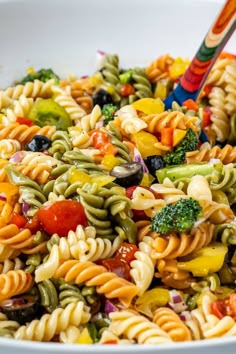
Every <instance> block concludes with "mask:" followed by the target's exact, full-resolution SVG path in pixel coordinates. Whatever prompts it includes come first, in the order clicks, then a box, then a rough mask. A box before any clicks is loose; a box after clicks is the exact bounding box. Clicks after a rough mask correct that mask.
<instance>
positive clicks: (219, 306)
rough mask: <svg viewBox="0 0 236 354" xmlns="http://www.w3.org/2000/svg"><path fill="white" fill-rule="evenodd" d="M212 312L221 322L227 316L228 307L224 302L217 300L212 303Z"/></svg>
mask: <svg viewBox="0 0 236 354" xmlns="http://www.w3.org/2000/svg"><path fill="white" fill-rule="evenodd" d="M211 312H212V314H213V315H215V316H216V317H218V318H219V319H220V320H221V319H222V318H223V317H224V316H226V306H225V303H224V301H221V300H216V301H213V302H212V303H211Z"/></svg>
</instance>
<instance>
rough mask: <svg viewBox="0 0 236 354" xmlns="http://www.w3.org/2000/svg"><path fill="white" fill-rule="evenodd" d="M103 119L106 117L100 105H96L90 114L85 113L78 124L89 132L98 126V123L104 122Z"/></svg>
mask: <svg viewBox="0 0 236 354" xmlns="http://www.w3.org/2000/svg"><path fill="white" fill-rule="evenodd" d="M103 120H104V117H103V115H102V111H101V108H100V107H99V105H96V106H95V107H94V108H93V110H92V112H91V113H90V114H87V115H84V116H83V117H82V118H81V119H80V120H79V121H77V123H76V126H77V127H79V128H81V129H82V130H83V131H85V132H87V133H88V132H89V131H90V130H93V129H95V128H96V125H97V123H99V122H101V123H102V122H103Z"/></svg>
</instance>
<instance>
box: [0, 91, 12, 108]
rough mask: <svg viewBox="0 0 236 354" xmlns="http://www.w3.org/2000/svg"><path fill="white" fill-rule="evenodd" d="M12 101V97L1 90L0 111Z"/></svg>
mask: <svg viewBox="0 0 236 354" xmlns="http://www.w3.org/2000/svg"><path fill="white" fill-rule="evenodd" d="M11 101H12V100H11V98H10V97H8V96H6V95H5V94H4V92H3V91H0V111H1V110H2V109H3V108H6V107H8V106H10V104H11Z"/></svg>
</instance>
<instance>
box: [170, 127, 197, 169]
mask: <svg viewBox="0 0 236 354" xmlns="http://www.w3.org/2000/svg"><path fill="white" fill-rule="evenodd" d="M197 149H198V135H197V134H196V133H195V132H194V131H193V130H192V129H188V130H187V133H186V135H185V137H184V138H183V140H182V141H181V142H180V143H179V144H178V145H177V146H176V147H175V148H174V150H172V151H169V152H167V154H165V155H164V156H163V160H164V161H165V164H166V166H170V165H180V164H182V163H184V161H185V154H186V152H188V151H194V150H197Z"/></svg>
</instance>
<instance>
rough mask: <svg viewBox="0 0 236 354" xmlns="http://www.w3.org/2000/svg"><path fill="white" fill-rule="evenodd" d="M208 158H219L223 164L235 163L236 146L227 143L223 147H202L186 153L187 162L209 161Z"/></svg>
mask: <svg viewBox="0 0 236 354" xmlns="http://www.w3.org/2000/svg"><path fill="white" fill-rule="evenodd" d="M210 159H219V160H220V161H221V162H222V163H223V164H228V163H231V162H232V163H235V162H236V147H235V146H231V145H229V144H227V145H225V146H224V147H223V148H220V147H219V146H214V147H213V148H209V149H208V148H203V149H200V150H195V151H189V152H187V153H186V161H187V163H197V162H202V161H209V160H210Z"/></svg>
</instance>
